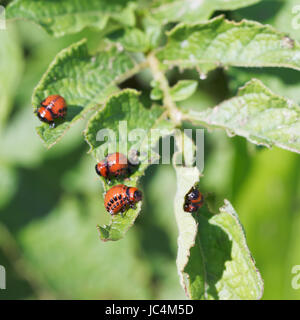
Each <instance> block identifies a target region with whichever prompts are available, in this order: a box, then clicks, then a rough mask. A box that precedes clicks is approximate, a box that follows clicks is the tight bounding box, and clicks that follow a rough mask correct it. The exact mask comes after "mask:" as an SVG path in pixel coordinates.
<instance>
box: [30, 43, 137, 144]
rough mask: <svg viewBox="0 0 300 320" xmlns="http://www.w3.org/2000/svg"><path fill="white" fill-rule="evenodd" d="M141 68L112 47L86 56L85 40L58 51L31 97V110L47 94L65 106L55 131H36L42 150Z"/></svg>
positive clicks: (130, 58) (128, 56) (39, 129)
mask: <svg viewBox="0 0 300 320" xmlns="http://www.w3.org/2000/svg"><path fill="white" fill-rule="evenodd" d="M141 65H142V63H141V64H140V65H138V64H137V63H136V62H135V61H134V59H133V57H131V56H130V55H129V54H128V53H126V52H125V51H119V50H118V49H117V48H115V47H112V48H110V49H109V50H108V51H101V52H98V53H96V54H95V55H90V54H89V53H88V49H87V45H86V41H85V40H83V41H80V42H78V43H75V44H73V45H71V46H70V47H68V48H66V49H64V50H62V51H61V52H60V53H59V54H58V55H57V56H56V58H55V59H54V61H53V62H52V63H51V64H50V66H49V69H48V70H47V71H46V73H45V74H44V75H43V77H42V79H41V80H40V82H39V84H38V85H37V87H36V88H35V90H34V93H33V97H32V104H33V108H34V109H36V108H37V106H39V104H40V102H41V101H42V100H44V99H45V98H46V97H47V96H48V95H50V94H59V95H61V96H63V97H64V98H65V100H66V103H67V105H68V112H67V117H66V120H65V121H64V122H62V123H60V124H58V125H57V127H56V128H54V129H52V128H49V125H48V124H42V125H41V126H40V127H38V128H37V132H38V134H39V135H40V137H41V138H42V140H43V141H44V143H45V144H46V146H47V147H48V148H50V147H52V146H53V145H54V144H55V143H56V142H57V141H58V140H59V139H61V138H62V136H63V135H64V134H65V132H66V131H67V130H68V129H69V128H70V126H72V125H73V124H74V123H75V122H76V121H77V120H79V119H81V118H83V117H84V116H85V114H86V113H87V112H89V111H90V110H91V108H94V107H96V106H99V104H101V103H102V102H103V100H104V99H105V98H106V97H107V96H108V95H109V94H111V93H112V92H115V91H117V90H118V89H117V88H116V85H117V84H118V83H120V82H122V81H124V80H125V79H127V78H129V77H131V76H132V75H133V74H135V73H136V72H138V71H139V68H140V67H141Z"/></svg>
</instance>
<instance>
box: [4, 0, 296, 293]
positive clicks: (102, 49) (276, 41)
mask: <svg viewBox="0 0 300 320" xmlns="http://www.w3.org/2000/svg"><path fill="white" fill-rule="evenodd" d="M259 2H260V0H241V1H237V0H226V1H225V0H180V1H179V0H174V1H170V0H153V1H142V0H140V1H139V0H111V1H108V0H89V1H82V0H61V1H48V0H39V1H35V0H14V1H11V2H10V3H9V4H8V5H7V7H6V15H7V18H8V19H16V18H18V19H26V20H30V21H32V22H33V23H35V24H37V25H39V26H40V27H41V28H42V29H44V30H45V32H47V33H48V34H49V35H51V36H52V37H57V38H58V37H62V36H65V35H68V34H74V35H76V34H78V33H80V32H81V31H82V30H84V29H86V28H90V29H92V30H93V31H94V32H96V33H98V38H97V42H98V45H97V46H96V48H93V49H91V48H90V47H89V43H88V41H87V40H86V39H82V40H79V41H76V42H74V43H72V44H71V45H70V46H69V47H67V48H64V49H63V50H62V51H61V52H58V53H57V55H56V57H55V58H54V60H53V61H52V62H51V64H50V65H49V67H48V69H47V70H45V73H44V74H43V76H42V77H41V79H40V81H39V82H38V83H37V85H36V87H35V89H34V92H33V95H32V106H33V108H34V109H36V107H37V105H39V103H40V102H41V101H42V100H43V99H45V98H46V97H47V96H48V95H50V94H60V95H61V96H63V97H64V98H65V99H66V101H67V104H68V114H67V117H66V119H65V120H64V121H63V122H62V123H59V124H58V125H57V126H56V127H55V128H54V129H51V128H49V125H47V124H45V123H44V124H41V125H40V126H39V127H37V129H36V130H37V134H38V135H39V136H40V138H41V139H42V141H43V143H44V144H45V146H46V147H47V148H51V147H52V146H54V145H56V144H59V142H60V140H61V139H64V137H65V134H66V135H68V134H67V131H68V130H69V129H70V128H71V127H72V126H73V125H74V124H75V123H77V122H79V121H85V122H86V128H85V130H84V132H83V137H84V139H85V141H86V142H87V143H88V145H89V148H90V150H89V153H90V155H91V156H92V157H94V160H95V163H96V161H99V160H101V156H100V155H101V154H102V152H103V148H104V142H101V141H99V140H98V139H97V132H98V131H99V130H101V129H107V128H108V129H110V130H112V131H113V132H115V133H116V136H117V139H118V141H119V140H121V136H120V134H119V133H118V132H119V131H118V130H119V123H120V122H122V121H124V123H125V122H126V123H127V129H128V131H129V130H134V129H136V128H141V129H144V130H146V132H147V133H149V134H147V135H146V136H145V137H144V138H143V139H144V140H143V141H142V142H141V143H140V146H139V147H140V150H141V151H142V152H143V154H146V155H149V154H150V153H151V148H153V147H154V146H155V145H156V144H157V143H158V142H159V139H160V138H164V136H168V135H169V134H170V132H171V133H174V140H175V145H176V152H175V153H174V154H173V162H172V163H173V167H174V170H175V172H176V179H177V192H176V196H175V199H169V201H170V203H171V202H172V203H173V204H174V219H176V223H177V225H178V243H177V244H178V253H177V260H176V264H177V269H178V275H179V281H180V283H181V285H182V287H183V289H184V290H185V293H186V295H187V297H188V298H190V299H260V298H261V297H262V294H263V280H262V278H261V275H260V273H259V271H258V269H257V268H256V265H255V261H254V259H253V257H252V255H251V253H250V251H249V249H248V246H247V243H246V237H245V232H246V233H247V230H245V231H244V228H243V227H242V225H241V222H240V221H239V217H238V214H237V212H236V211H235V209H234V208H233V206H232V205H231V203H230V201H229V200H230V199H229V200H227V199H225V200H224V205H223V206H221V207H220V208H219V209H217V210H214V209H213V205H212V204H211V205H210V201H212V200H210V198H209V196H208V197H207V199H206V201H205V205H204V207H203V208H201V210H199V211H198V212H197V213H195V214H194V213H193V214H190V213H187V212H185V211H184V210H183V201H184V196H185V194H186V193H187V192H188V191H189V190H190V188H191V187H192V186H194V185H195V184H199V183H200V186H201V180H202V179H205V170H202V169H199V168H198V167H197V166H196V165H195V164H194V163H193V161H192V159H189V158H188V157H185V158H184V162H183V164H178V161H177V159H178V157H180V156H181V155H182V153H183V151H184V150H183V143H182V140H183V137H184V133H183V128H184V127H185V126H186V125H188V126H192V127H193V128H194V129H195V128H205V129H208V130H205V135H210V132H211V131H213V130H214V129H215V128H219V129H223V130H225V131H226V132H227V133H228V135H229V136H232V135H238V136H241V137H243V138H245V139H247V140H248V141H249V142H250V143H252V144H255V145H257V146H263V147H267V148H271V147H272V146H275V147H279V148H283V149H286V150H289V151H290V152H294V153H300V121H299V119H300V107H299V105H298V104H297V101H293V100H292V99H291V98H290V97H289V96H285V95H284V92H283V90H279V91H278V92H277V91H276V90H274V87H270V88H269V87H268V85H269V83H270V82H269V81H268V78H266V79H265V78H264V77H261V76H260V75H259V72H257V70H258V69H256V68H260V69H259V70H261V68H270V67H277V68H281V69H283V68H285V69H286V68H287V69H293V70H294V72H295V73H296V72H299V71H300V44H299V42H298V41H297V40H295V39H292V38H290V36H289V35H288V34H287V33H286V32H282V31H281V30H280V29H276V28H275V27H273V26H271V25H267V24H262V23H260V22H257V21H253V20H247V19H243V20H241V21H238V20H236V21H235V20H234V17H235V15H234V10H237V9H241V8H244V9H243V10H244V11H246V10H247V7H248V6H249V7H252V6H253V5H255V4H257V3H259ZM216 11H218V14H219V13H220V11H224V14H221V15H217V14H215V12H216ZM0 67H1V61H0ZM250 68H251V69H250ZM178 70H179V71H180V72H181V73H180V74H181V79H180V80H178V81H177V83H171V81H170V78H171V74H172V72H178ZM216 70H217V71H220V72H223V73H224V74H225V76H226V77H229V78H230V79H231V80H230V81H231V82H230V85H231V86H235V88H236V89H237V88H238V90H237V91H236V95H235V96H229V97H228V99H226V100H224V101H222V102H220V103H219V104H218V105H217V106H211V108H204V109H193V108H189V107H188V106H187V105H185V101H187V99H189V98H190V97H191V96H192V95H193V94H195V93H197V90H198V89H197V87H198V85H199V83H201V82H202V81H205V79H206V77H209V76H210V74H212V73H213V72H216ZM189 72H194V73H196V72H197V73H198V76H197V77H198V79H195V78H193V79H191V78H189V77H188V76H185V75H187V74H189ZM247 72H248V73H249V74H252V72H253V77H252V78H251V79H250V80H249V79H248V78H247V77H245V76H244V75H245V74H247ZM255 72H257V77H256V73H255ZM194 73H193V74H194ZM140 77H144V78H146V79H147V81H148V82H149V83H148V88H145V87H139V86H138V84H136V83H138V80H136V79H139V78H140ZM298 77H299V76H298ZM132 79H135V82H132V81H131V80H132ZM243 79H246V80H245V81H244V82H243ZM12 80H13V79H12ZM131 83H135V84H136V85H133V86H131V85H130V84H131ZM149 88H150V89H149ZM275 89H276V88H275ZM0 120H1V110H0ZM151 129H159V130H162V131H161V132H164V134H162V135H161V136H157V137H155V138H153V137H151V141H150V144H149V145H148V146H147V147H145V145H146V140H147V141H149V140H150V130H151ZM180 132H181V133H180ZM184 138H185V141H189V142H190V145H191V146H192V148H195V145H194V142H193V141H192V140H189V138H188V137H187V136H185V137H184ZM131 146H132V143H131V142H129V143H128V145H127V146H126V148H127V149H128V150H129V148H130V147H131ZM194 152H195V150H194ZM148 166H149V164H147V163H142V164H141V165H139V166H138V168H137V170H136V171H135V172H134V173H133V174H132V175H131V177H130V179H129V180H124V179H123V180H121V181H118V183H124V184H129V185H130V186H138V187H140V179H141V177H142V176H143V175H144V173H145V170H146V169H147V168H148ZM100 180H101V182H102V183H103V187H104V190H108V188H110V186H111V185H108V183H107V181H105V180H104V179H102V178H101V179H100ZM113 183H115V182H113ZM163 187H164V186H162V188H163ZM145 196H146V195H145ZM99 206H103V203H102V199H101V197H99ZM141 208H142V203H139V204H138V205H137V207H136V208H135V209H129V210H128V211H127V212H126V214H125V215H124V217H121V215H115V216H113V217H111V219H110V222H109V223H108V224H107V225H99V226H98V230H99V234H100V238H101V240H103V241H105V242H107V241H117V240H120V239H122V238H124V237H126V236H127V235H126V233H127V231H128V230H129V229H130V228H131V227H133V225H134V223H135V221H136V218H137V217H138V215H139V213H140V211H141ZM161 214H162V215H163V214H164V212H163V210H162V212H161ZM90 232H93V230H91V231H90ZM153 236H154V237H155V235H153ZM101 245H103V246H105V245H107V243H101ZM100 263H101V262H100Z"/></svg>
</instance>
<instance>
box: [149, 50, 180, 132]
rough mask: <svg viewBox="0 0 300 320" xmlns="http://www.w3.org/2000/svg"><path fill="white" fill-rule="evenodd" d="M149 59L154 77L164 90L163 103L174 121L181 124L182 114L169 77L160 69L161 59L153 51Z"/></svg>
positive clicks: (177, 124)
mask: <svg viewBox="0 0 300 320" xmlns="http://www.w3.org/2000/svg"><path fill="white" fill-rule="evenodd" d="M147 60H148V63H149V68H150V70H151V73H152V76H153V79H154V80H155V81H157V82H158V83H159V87H160V89H161V90H162V92H163V95H164V98H163V104H164V106H165V108H166V109H167V110H168V114H169V116H170V118H171V119H172V121H173V122H174V123H175V125H176V126H179V125H180V124H181V120H182V114H181V112H180V111H179V110H178V109H177V106H176V103H175V102H174V101H173V99H172V96H171V93H170V86H169V83H168V79H167V78H166V76H165V74H164V73H163V72H162V71H161V70H160V68H159V61H158V60H157V58H156V57H155V55H154V54H153V53H150V54H149V55H148V58H147Z"/></svg>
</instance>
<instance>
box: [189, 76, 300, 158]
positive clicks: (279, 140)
mask: <svg viewBox="0 0 300 320" xmlns="http://www.w3.org/2000/svg"><path fill="white" fill-rule="evenodd" d="M299 118H300V107H299V106H298V105H297V104H295V103H294V102H293V101H292V100H289V99H286V98H283V97H281V96H278V95H276V94H274V93H273V92H272V91H270V90H269V89H268V88H266V87H265V86H264V85H263V84H262V82H260V81H259V80H256V79H254V80H252V81H250V82H248V83H247V84H246V85H245V86H244V87H243V88H241V89H240V90H239V92H238V95H237V96H236V97H233V98H231V99H229V100H227V101H225V102H223V103H221V104H220V105H219V106H216V107H215V108H213V109H208V110H205V111H203V112H195V111H192V110H191V111H190V112H189V113H188V115H187V119H190V120H191V121H195V122H196V123H200V124H203V125H204V126H209V127H220V128H223V129H226V130H227V131H228V132H230V134H236V135H239V136H243V137H245V138H247V139H248V140H249V141H250V142H252V143H255V144H260V145H265V146H268V147H270V146H272V145H275V146H277V147H280V148H283V149H287V150H290V151H293V152H297V153H300V122H299Z"/></svg>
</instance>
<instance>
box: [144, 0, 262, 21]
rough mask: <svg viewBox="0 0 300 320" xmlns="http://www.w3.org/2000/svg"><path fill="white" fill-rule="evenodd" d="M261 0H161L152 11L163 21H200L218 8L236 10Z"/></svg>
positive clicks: (156, 17)
mask: <svg viewBox="0 0 300 320" xmlns="http://www.w3.org/2000/svg"><path fill="white" fill-rule="evenodd" d="M259 1H260V0H229V1H224V0H185V1H184V0H175V1H173V0H160V1H158V4H157V5H156V7H155V8H153V9H152V10H151V11H150V12H151V14H152V16H153V17H154V18H155V19H157V20H158V21H160V22H162V23H168V22H171V21H172V22H176V21H181V22H191V23H192V22H199V21H202V20H206V19H208V18H209V17H210V16H211V15H212V13H213V12H214V11H216V10H218V11H223V10H235V9H238V8H242V7H247V6H250V5H252V4H254V3H257V2H259Z"/></svg>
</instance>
